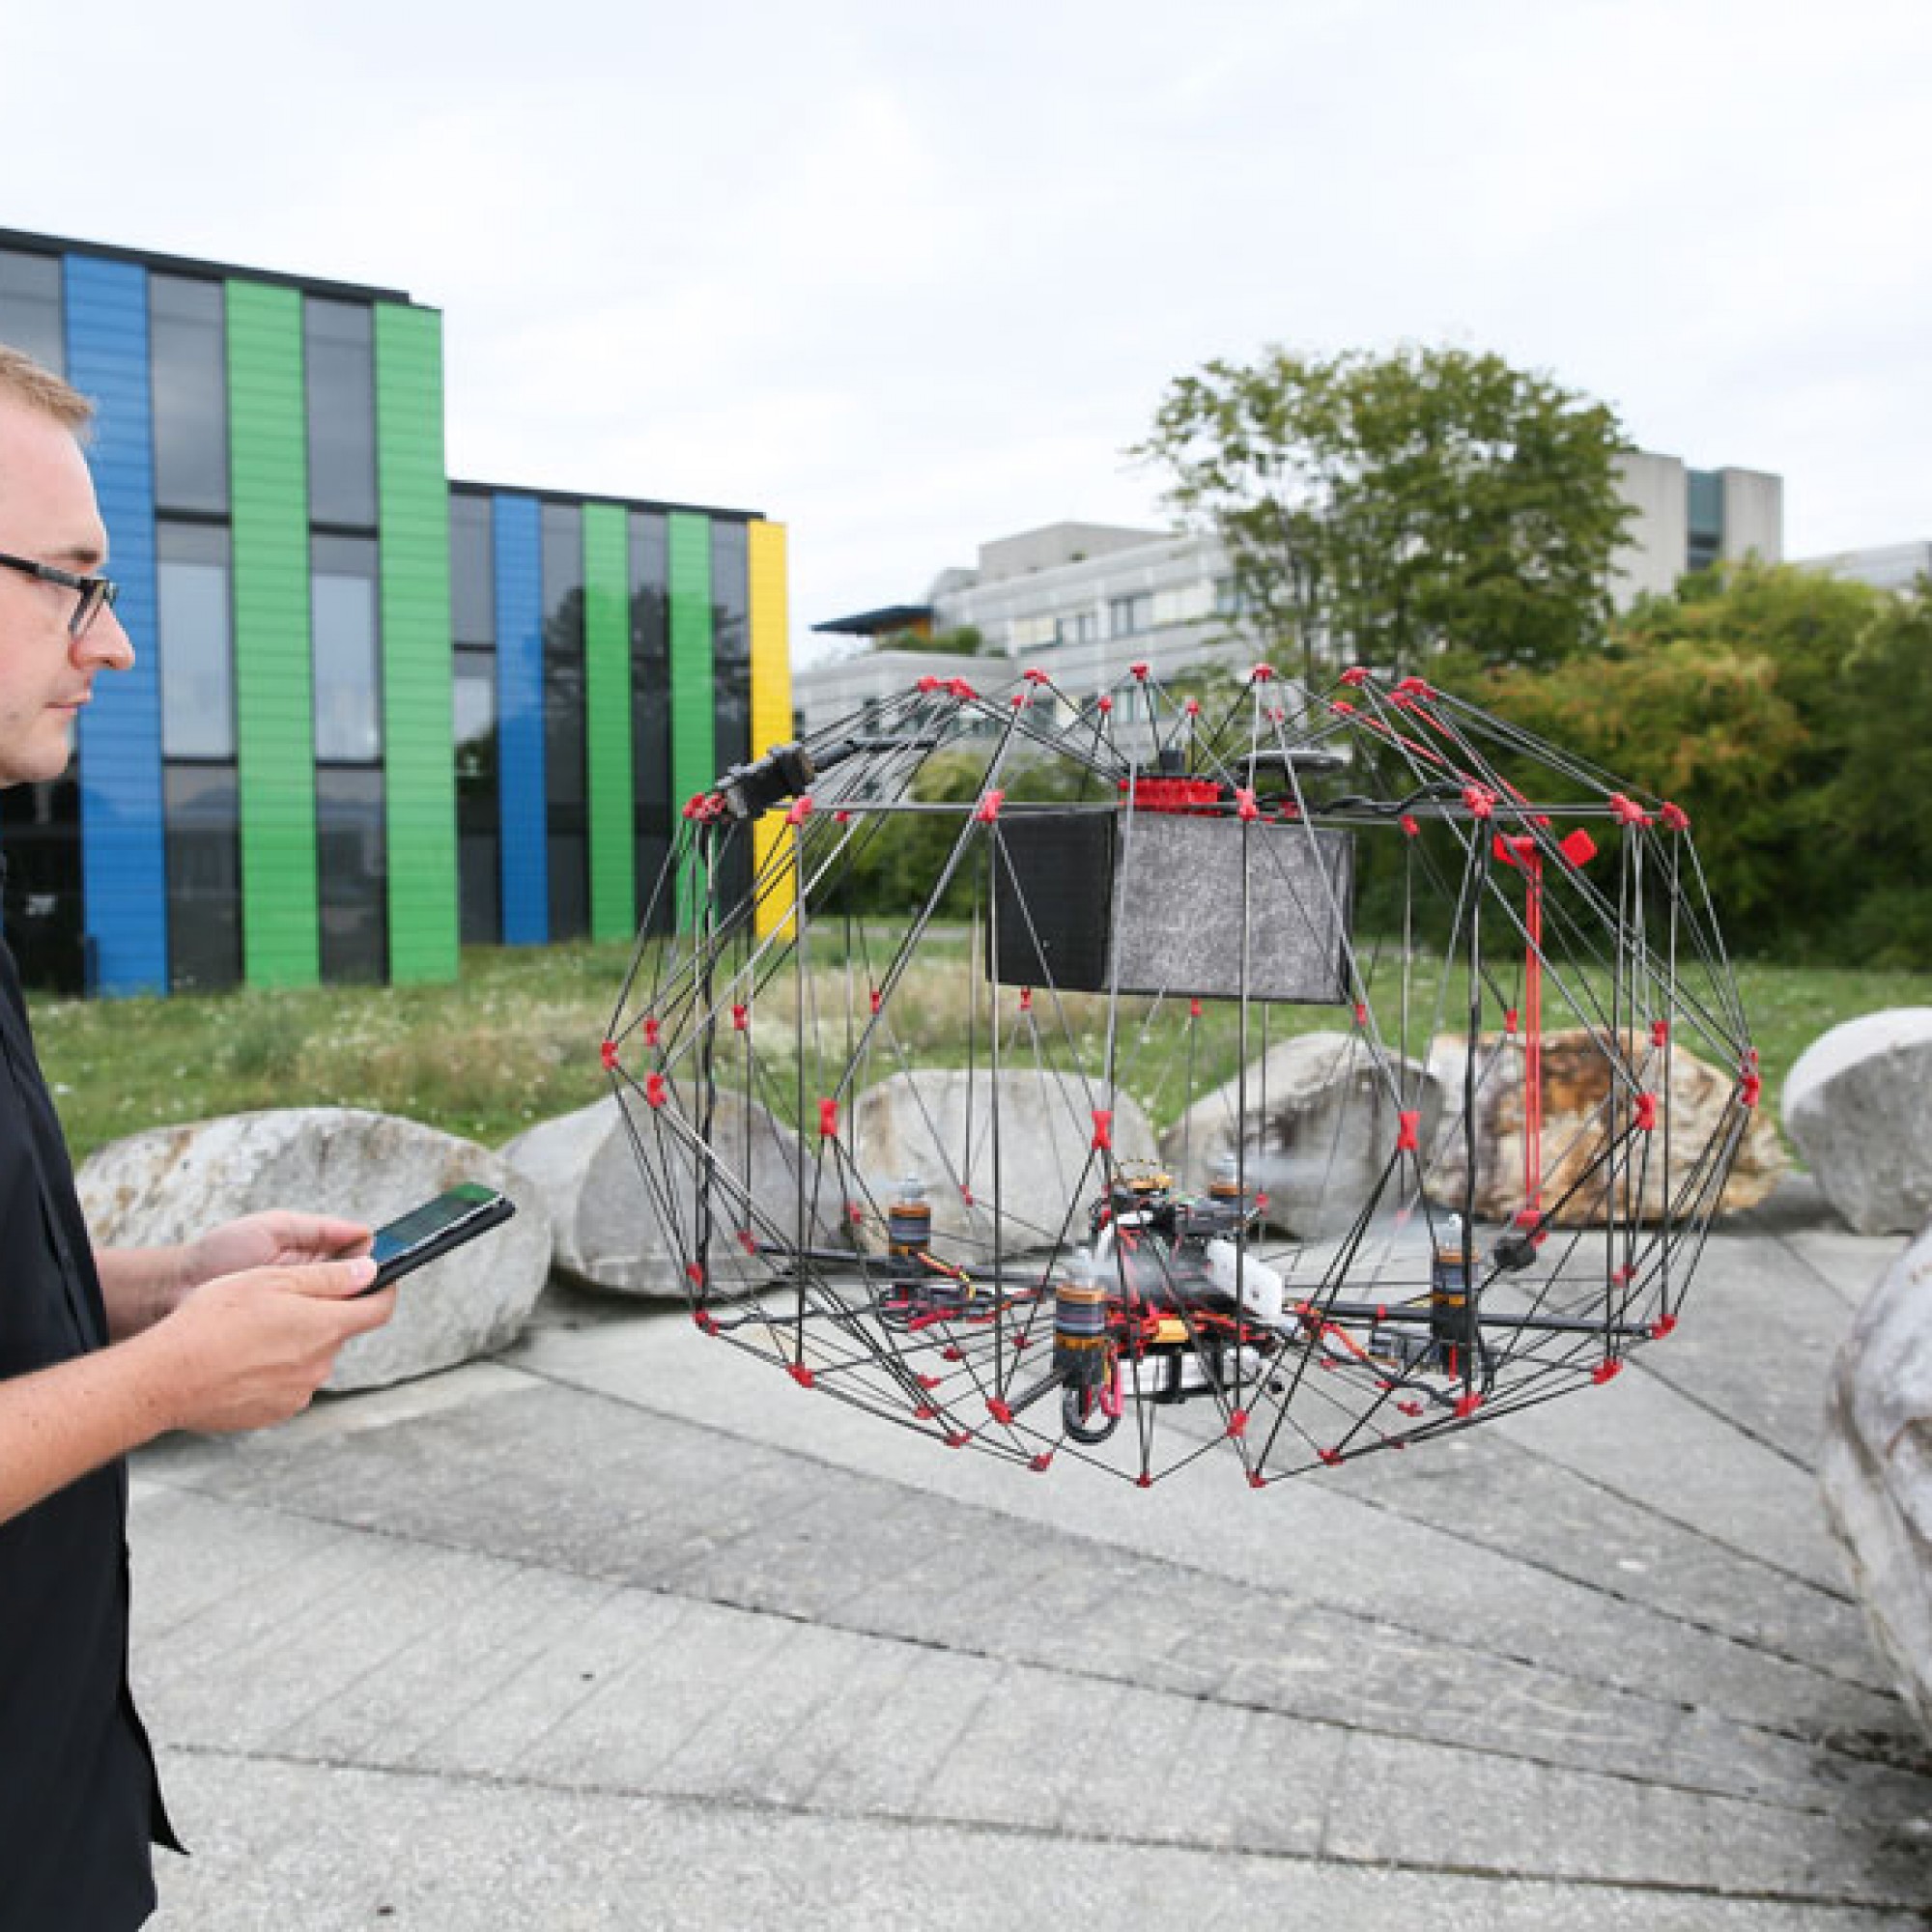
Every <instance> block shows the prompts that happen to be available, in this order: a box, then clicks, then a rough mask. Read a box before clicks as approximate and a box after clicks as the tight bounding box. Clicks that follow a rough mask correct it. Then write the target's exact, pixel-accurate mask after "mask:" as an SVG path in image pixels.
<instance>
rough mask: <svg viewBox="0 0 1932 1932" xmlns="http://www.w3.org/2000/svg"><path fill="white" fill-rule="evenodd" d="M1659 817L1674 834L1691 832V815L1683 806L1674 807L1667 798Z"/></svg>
mask: <svg viewBox="0 0 1932 1932" xmlns="http://www.w3.org/2000/svg"><path fill="white" fill-rule="evenodd" d="M1657 815H1658V817H1660V818H1661V819H1662V821H1663V822H1664V824H1665V825H1666V826H1667V827H1668V828H1669V829H1670V830H1671V831H1672V832H1689V831H1690V814H1689V813H1688V812H1687V811H1686V810H1684V808H1683V807H1682V806H1681V805H1672V804H1671V802H1670V801H1669V800H1668V799H1667V798H1666V799H1665V800H1664V801H1663V804H1662V807H1660V808H1659V810H1658V814H1657Z"/></svg>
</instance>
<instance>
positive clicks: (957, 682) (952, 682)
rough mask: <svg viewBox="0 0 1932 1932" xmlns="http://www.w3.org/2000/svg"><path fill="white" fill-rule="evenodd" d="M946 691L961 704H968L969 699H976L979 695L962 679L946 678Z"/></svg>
mask: <svg viewBox="0 0 1932 1932" xmlns="http://www.w3.org/2000/svg"><path fill="white" fill-rule="evenodd" d="M946 689H947V690H948V691H949V692H951V693H952V696H954V697H956V698H958V699H959V700H960V701H961V702H962V703H965V702H969V701H970V700H971V699H973V698H976V697H978V696H979V695H980V694H979V693H978V692H977V691H975V690H974V689H973V687H972V686H971V685H970V684H968V683H967V682H966V680H965V679H964V678H963V677H952V678H948V679H947V681H946Z"/></svg>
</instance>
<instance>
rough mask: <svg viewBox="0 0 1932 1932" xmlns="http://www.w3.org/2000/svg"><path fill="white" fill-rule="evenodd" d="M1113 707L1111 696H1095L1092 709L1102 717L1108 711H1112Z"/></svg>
mask: <svg viewBox="0 0 1932 1932" xmlns="http://www.w3.org/2000/svg"><path fill="white" fill-rule="evenodd" d="M1113 708H1114V700H1113V699H1112V698H1111V697H1096V698H1095V699H1094V710H1095V711H1097V712H1098V713H1099V714H1100V715H1101V717H1103V718H1104V717H1106V715H1107V714H1108V713H1109V712H1110V711H1112V710H1113Z"/></svg>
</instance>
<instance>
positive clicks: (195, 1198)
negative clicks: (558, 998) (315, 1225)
mask: <svg viewBox="0 0 1932 1932" xmlns="http://www.w3.org/2000/svg"><path fill="white" fill-rule="evenodd" d="M76 1179H77V1181H78V1185H79V1191H80V1204H81V1207H82V1208H83V1210H84V1211H85V1212H86V1215H87V1221H88V1226H89V1228H90V1229H91V1230H92V1232H93V1235H94V1237H95V1239H96V1240H97V1241H99V1243H100V1244H101V1245H102V1246H104V1247H136V1248H139V1247H160V1246H167V1245H171V1244H172V1243H174V1242H177V1241H185V1240H191V1239H192V1238H193V1237H194V1236H196V1235H198V1234H201V1233H203V1232H204V1231H205V1230H207V1229H209V1228H212V1227H214V1226H216V1225H218V1224H219V1223H221V1222H223V1221H230V1220H233V1219H234V1218H235V1217H236V1216H237V1215H241V1214H252V1213H254V1212H256V1211H257V1210H259V1209H262V1208H303V1209H308V1210H311V1211H313V1212H316V1213H322V1214H342V1215H346V1216H348V1217H349V1218H351V1219H352V1220H357V1221H366V1222H368V1223H369V1224H370V1225H371V1226H372V1227H377V1226H380V1225H381V1224H382V1223H384V1221H392V1220H394V1219H395V1218H396V1217H397V1216H398V1215H400V1214H405V1213H407V1212H408V1211H409V1210H410V1209H411V1208H416V1207H419V1206H421V1204H422V1203H423V1202H425V1201H427V1200H429V1199H430V1198H431V1197H432V1196H433V1195H437V1194H440V1193H441V1192H442V1190H443V1189H444V1188H445V1187H449V1186H452V1185H454V1184H455V1183H456V1182H457V1181H459V1180H480V1181H482V1182H484V1183H485V1184H486V1185H488V1186H491V1187H495V1188H497V1189H498V1190H500V1191H501V1192H502V1193H504V1194H507V1195H508V1196H509V1197H510V1199H511V1200H512V1201H513V1202H514V1203H515V1204H516V1208H517V1212H516V1215H515V1216H514V1218H512V1219H511V1220H509V1221H507V1222H505V1223H504V1224H503V1225H502V1226H501V1227H500V1228H498V1229H497V1230H495V1231H494V1232H493V1233H491V1234H488V1235H485V1236H483V1237H482V1238H481V1239H480V1240H477V1241H473V1242H470V1243H469V1244H468V1245H466V1246H464V1247H462V1248H459V1249H458V1250H457V1251H456V1252H455V1253H453V1254H451V1255H447V1256H445V1257H444V1258H443V1259H442V1260H440V1261H436V1262H431V1263H430V1264H428V1265H427V1266H425V1267H422V1268H419V1269H417V1270H416V1272H415V1273H413V1274H412V1275H411V1276H409V1277H408V1279H407V1280H405V1281H404V1282H403V1283H402V1284H401V1285H400V1286H399V1288H398V1290H397V1296H396V1314H395V1319H394V1320H393V1321H390V1322H388V1323H387V1324H386V1325H385V1326H384V1327H382V1328H379V1329H377V1330H376V1331H375V1332H374V1333H372V1334H368V1335H358V1336H356V1337H355V1340H353V1341H352V1342H351V1343H350V1344H349V1345H348V1347H347V1348H345V1349H344V1350H343V1351H342V1353H341V1355H340V1356H339V1357H338V1358H337V1360H336V1364H335V1370H334V1373H333V1374H332V1375H330V1377H329V1378H328V1381H327V1384H326V1386H327V1387H328V1388H330V1389H334V1390H338V1391H341V1390H348V1389H364V1388H382V1387H384V1386H386V1385H387V1384H388V1383H390V1382H397V1381H405V1380H407V1379H408V1378H411V1377H412V1376H421V1375H427V1374H429V1373H430V1372H431V1371H433V1370H436V1369H446V1368H450V1367H452V1366H454V1365H455V1364H456V1363H458V1362H465V1361H469V1360H470V1359H471V1358H472V1357H474V1356H477V1355H487V1354H491V1353H493V1352H494V1351H495V1350H498V1349H502V1348H506V1347H508V1345H509V1344H510V1343H511V1342H513V1341H515V1340H516V1338H517V1336H518V1335H519V1334H520V1333H521V1332H522V1330H523V1326H524V1323H525V1321H526V1320H527V1318H528V1316H529V1312H530V1310H531V1308H532V1307H533V1306H534V1305H535V1302H536V1298H537V1296H538V1295H539V1294H540V1293H542V1292H543V1285H544V1281H545V1278H546V1277H547V1276H548V1274H549V1272H550V1247H551V1235H550V1220H549V1217H548V1216H547V1215H546V1213H545V1212H544V1208H543V1203H542V1201H541V1200H540V1199H539V1197H538V1195H537V1191H536V1189H535V1188H533V1187H532V1186H531V1185H530V1184H529V1182H527V1181H526V1180H524V1179H521V1178H520V1177H518V1176H517V1175H515V1174H513V1173H512V1172H511V1170H510V1168H509V1166H508V1165H507V1164H506V1163H505V1162H504V1161H503V1159H502V1158H501V1157H500V1156H499V1155H497V1154H495V1153H492V1152H491V1151H490V1150H489V1149H488V1148H482V1147H478V1146H477V1145H476V1144H475V1143H474V1142H472V1141H465V1140H459V1139H457V1138H456V1136H455V1135H453V1134H445V1133H440V1132H438V1131H437V1129H435V1128H434V1127H425V1126H422V1125H420V1124H419V1123H418V1122H414V1121H405V1120H399V1119H398V1118H396V1117H395V1116H394V1115H392V1114H373V1113H366V1112H364V1111H362V1110H360V1109H358V1108H352V1107H289V1108H280V1109H276V1110H274V1111H271V1112H267V1113H259V1114H231V1115H229V1116H227V1117H226V1118H225V1119H221V1120H214V1121H197V1122H191V1123H190V1124H188V1125H185V1126H178V1127H155V1128H153V1129H151V1130H150V1131H149V1132H147V1133H141V1134H134V1135H132V1136H130V1137H129V1138H128V1139H127V1140H122V1141H114V1142H112V1143H110V1144H109V1145H108V1146H106V1147H103V1148H100V1149H99V1150H97V1151H96V1152H94V1153H93V1154H91V1155H90V1156H89V1157H88V1159H87V1161H86V1162H85V1163H84V1164H83V1166H82V1167H81V1170H80V1173H79V1175H78V1176H77V1177H76Z"/></svg>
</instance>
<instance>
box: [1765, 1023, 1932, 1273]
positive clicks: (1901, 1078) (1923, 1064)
mask: <svg viewBox="0 0 1932 1932" xmlns="http://www.w3.org/2000/svg"><path fill="white" fill-rule="evenodd" d="M1784 1129H1785V1132H1786V1133H1788V1134H1789V1135H1790V1136H1791V1140H1792V1145H1793V1146H1794V1147H1796V1148H1797V1150H1798V1153H1799V1157H1800V1158H1801V1159H1802V1160H1803V1161H1804V1164H1805V1166H1806V1167H1808V1168H1809V1169H1810V1170H1811V1172H1812V1173H1813V1174H1814V1175H1816V1176H1817V1178H1818V1185H1819V1186H1820V1187H1821V1188H1823V1189H1824V1192H1825V1198H1826V1199H1827V1200H1828V1201H1829V1202H1831V1204H1832V1206H1833V1208H1836V1209H1837V1211H1838V1212H1839V1213H1840V1214H1841V1215H1843V1216H1844V1218H1845V1220H1846V1222H1847V1223H1848V1224H1849V1225H1850V1226H1851V1227H1853V1228H1854V1229H1856V1230H1857V1231H1858V1233H1860V1234H1861V1235H1916V1234H1917V1233H1918V1230H1919V1229H1920V1228H1921V1227H1923V1226H1924V1225H1925V1222H1926V1220H1927V1219H1928V1218H1932V1007H1894V1008H1892V1009H1889V1010H1888V1011H1886V1012H1878V1013H1866V1014H1865V1015H1864V1016H1863V1018H1861V1019H1856V1020H1847V1021H1846V1022H1845V1023H1844V1024H1843V1025H1842V1026H1834V1027H1833V1028H1832V1030H1831V1031H1830V1032H1829V1033H1826V1034H1822V1035H1820V1037H1818V1038H1817V1039H1814V1040H1813V1041H1812V1042H1811V1044H1810V1045H1809V1046H1807V1047H1806V1048H1805V1049H1804V1052H1803V1053H1802V1054H1800V1055H1799V1056H1798V1061H1797V1064H1796V1065H1794V1066H1793V1067H1792V1069H1791V1071H1790V1073H1789V1074H1787V1075H1786V1077H1785V1082H1784Z"/></svg>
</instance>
